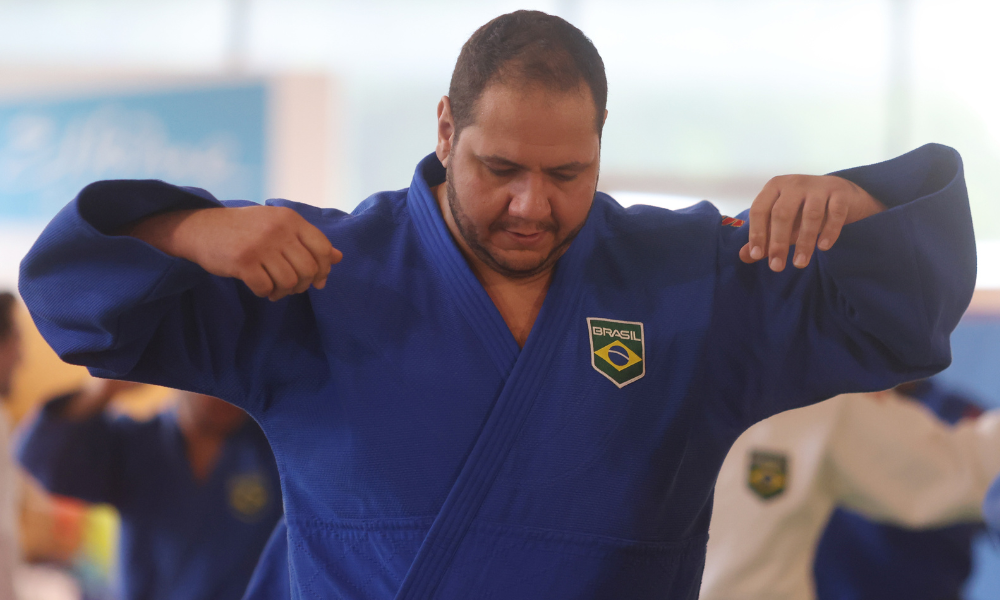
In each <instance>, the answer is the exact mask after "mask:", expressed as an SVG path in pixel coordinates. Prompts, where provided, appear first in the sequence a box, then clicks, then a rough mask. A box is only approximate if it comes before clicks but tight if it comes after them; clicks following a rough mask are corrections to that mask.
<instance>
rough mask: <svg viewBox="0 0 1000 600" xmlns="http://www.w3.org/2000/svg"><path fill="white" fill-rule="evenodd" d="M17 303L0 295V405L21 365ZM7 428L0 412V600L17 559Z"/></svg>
mask: <svg viewBox="0 0 1000 600" xmlns="http://www.w3.org/2000/svg"><path fill="white" fill-rule="evenodd" d="M16 307H17V301H16V300H15V299H14V296H13V294H10V293H9V292H0V401H3V400H5V399H6V398H7V396H8V395H9V394H10V388H11V385H12V383H13V379H14V368H15V367H16V366H17V365H18V363H20V361H21V335H20V332H19V331H18V329H17V323H16V321H15V319H14V317H15V315H14V310H15V308H16ZM9 434H10V425H9V424H8V422H7V411H6V410H5V409H0V600H13V598H14V569H15V567H16V565H17V563H18V561H19V559H20V554H21V552H20V546H19V536H18V500H19V495H18V485H17V477H18V474H17V470H16V467H15V466H14V462H13V461H12V460H11V458H10V442H9V441H8V438H9Z"/></svg>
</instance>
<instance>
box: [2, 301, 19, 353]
mask: <svg viewBox="0 0 1000 600" xmlns="http://www.w3.org/2000/svg"><path fill="white" fill-rule="evenodd" d="M16 302H17V301H16V300H15V299H14V295H13V294H11V293H10V292H0V342H2V341H3V340H5V339H7V336H8V335H10V332H11V331H13V330H14V304H16Z"/></svg>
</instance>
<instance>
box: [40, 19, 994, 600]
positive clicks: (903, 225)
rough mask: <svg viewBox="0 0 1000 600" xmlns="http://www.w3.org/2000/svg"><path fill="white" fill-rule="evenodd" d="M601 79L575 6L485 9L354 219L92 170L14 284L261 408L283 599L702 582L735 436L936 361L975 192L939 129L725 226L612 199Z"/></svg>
mask: <svg viewBox="0 0 1000 600" xmlns="http://www.w3.org/2000/svg"><path fill="white" fill-rule="evenodd" d="M606 98H607V83H606V79H605V76H604V67H603V63H602V61H601V58H600V55H599V54H598V53H597V50H596V49H595V48H594V47H593V45H592V44H591V43H590V41H589V40H588V39H587V38H586V37H585V36H583V34H582V33H581V32H580V31H579V30H577V29H575V28H574V27H572V26H571V25H569V24H568V23H566V22H565V21H562V20H561V19H558V18H556V17H550V16H548V15H544V14H542V13H537V12H528V11H519V12H517V13H512V14H510V15H504V16H502V17H498V18H497V19H494V20H493V21H491V22H490V23H488V24H487V25H485V26H483V27H482V28H481V29H480V30H479V31H477V32H476V33H475V34H474V35H473V36H472V38H470V40H469V41H468V42H467V43H466V44H465V46H464V47H463V49H462V52H461V55H460V57H459V59H458V62H457V65H456V67H455V72H454V75H453V77H452V82H451V87H450V90H449V95H448V96H446V97H444V98H442V100H441V102H440V104H439V105H438V141H437V147H436V151H435V153H434V154H431V155H430V156H428V157H426V158H425V159H424V160H422V161H421V162H420V164H419V165H417V169H416V173H415V174H414V178H413V183H412V184H411V186H410V187H409V188H408V189H406V190H402V191H399V192H386V193H380V194H376V195H374V196H372V197H371V198H369V199H368V200H366V201H365V202H363V203H362V204H361V205H360V206H359V207H358V208H357V209H356V210H355V211H354V212H353V213H352V214H350V215H347V214H344V213H341V212H339V211H336V210H322V209H318V208H314V207H310V206H305V205H301V204H296V203H294V202H288V201H284V200H279V201H271V202H269V203H268V205H267V206H256V205H253V204H251V203H248V202H229V203H220V202H219V201H217V200H216V199H215V198H214V197H212V196H211V195H210V194H209V193H207V192H205V191H203V190H198V189H193V188H182V187H175V186H172V185H168V184H165V183H162V182H156V181H109V182H99V183H95V184H93V185H91V186H88V187H87V188H86V189H84V190H83V191H82V192H81V193H80V195H79V196H78V197H77V198H76V199H75V200H74V201H73V202H72V203H70V204H69V205H68V206H67V207H66V208H65V209H64V210H63V211H62V212H61V213H60V214H59V215H58V216H57V217H56V219H55V220H54V221H53V222H52V223H51V224H50V225H49V226H48V228H47V230H46V231H45V233H43V235H42V236H41V238H40V239H39V241H38V242H37V244H36V245H35V247H34V248H33V249H32V250H31V252H30V253H29V255H28V256H27V257H26V259H25V261H24V263H23V265H22V275H21V291H22V295H23V296H24V298H25V300H26V303H27V305H28V307H29V308H30V310H31V312H32V315H33V316H34V318H35V320H36V322H37V323H38V326H39V328H40V330H41V331H42V333H43V334H44V335H45V336H46V338H47V339H48V340H49V342H50V343H51V344H52V345H53V347H54V348H55V349H56V350H57V351H58V352H59V354H60V356H62V357H63V359H65V360H67V361H69V362H74V363H80V364H86V365H88V366H89V367H90V368H91V370H92V372H94V373H95V374H98V375H102V376H106V377H111V376H113V377H119V378H126V379H134V380H141V381H147V382H150V383H158V384H166V385H171V386H175V387H182V388H185V389H191V390H195V391H199V392H201V393H210V394H213V395H216V396H219V397H221V398H224V399H226V400H228V401H230V402H233V403H235V404H238V405H239V406H241V407H243V408H245V409H246V410H247V411H248V412H250V414H252V415H253V416H254V418H255V419H256V420H257V421H258V422H259V423H260V424H261V426H262V427H263V429H264V431H265V433H266V434H267V436H268V439H269V440H270V442H271V445H272V448H273V449H274V453H275V456H276V458H277V461H278V466H279V470H281V472H282V484H283V487H282V489H283V492H284V500H285V517H286V524H287V528H288V538H287V541H288V547H289V550H288V560H289V575H290V580H291V594H292V597H293V598H313V597H327V598H330V597H350V598H398V599H414V598H432V597H433V598H525V599H529V598H654V597H655V598H694V597H696V596H697V593H698V583H699V579H700V576H701V571H702V567H703V564H704V557H705V544H706V538H707V530H708V524H709V519H710V516H711V510H712V507H711V500H712V489H713V485H714V482H715V478H716V475H717V473H718V470H719V467H720V465H721V464H722V461H723V459H724V458H725V456H726V451H727V450H728V449H729V447H730V445H731V444H732V442H733V441H734V440H735V439H736V437H737V436H738V435H739V434H740V433H741V432H742V431H743V430H744V429H746V428H747V427H748V426H749V425H750V424H752V423H754V422H756V421H758V420H760V419H762V418H765V417H767V416H768V415H772V414H775V413H777V412H780V411H783V410H786V409H789V408H793V407H796V406H801V405H804V404H808V403H811V402H816V401H819V400H821V399H823V398H827V397H830V396H833V395H836V394H840V393H843V392H848V391H862V390H877V389H885V388H889V387H892V386H894V385H896V384H898V383H900V382H902V381H905V380H910V379H915V378H918V377H925V376H927V375H930V374H931V373H933V372H936V371H938V370H940V369H942V368H943V367H944V366H945V365H947V364H948V362H949V360H950V349H949V334H950V332H951V330H952V329H953V328H954V326H955V324H956V323H957V322H958V319H959V317H960V316H961V314H962V312H963V311H964V310H965V308H966V306H967V305H968V302H969V300H970V298H971V294H972V288H973V285H974V280H975V241H974V239H973V233H972V224H971V218H970V215H969V207H968V199H967V195H966V191H965V185H964V180H963V175H962V165H961V161H960V159H959V157H958V154H957V153H956V152H955V151H954V150H952V149H950V148H946V147H943V146H937V145H929V146H925V147H923V148H920V149H918V150H915V151H914V152H911V153H909V154H907V155H904V156H902V157H900V158H898V159H895V160H892V161H888V162H885V163H881V164H878V165H873V166H869V167H861V168H856V169H850V170H847V171H841V172H839V173H837V174H835V175H833V176H821V177H810V176H787V177H779V178H775V179H773V180H772V181H771V182H769V183H768V184H767V185H766V186H765V187H764V189H763V190H762V191H761V193H760V194H759V195H758V197H757V198H756V199H755V201H754V203H753V206H752V208H751V209H750V212H749V215H748V216H746V217H745V218H741V219H733V218H724V217H723V216H722V215H720V214H719V213H718V212H717V211H716V209H715V208H714V207H712V206H711V205H709V204H708V203H702V204H699V205H697V206H695V207H693V208H691V209H688V210H684V211H677V212H672V211H667V210H660V209H655V208H651V207H633V208H629V209H624V208H622V207H621V206H619V205H618V204H617V203H615V201H614V200H613V199H612V198H610V197H608V196H607V195H605V194H601V193H595V190H596V185H597V177H598V169H599V162H600V160H599V159H600V139H601V131H602V129H603V126H604V121H605V118H606V116H607V113H606V111H605V104H606ZM745 220H748V222H745ZM334 246H335V247H336V248H334ZM792 246H794V251H793V252H791V253H790V252H789V249H790V247H792ZM816 248H818V249H819V250H821V252H818V253H814V250H815V249H816ZM341 258H342V259H343V260H341ZM786 262H791V263H792V265H787V264H786ZM335 263H336V265H335V266H333V267H331V265H334V264H335Z"/></svg>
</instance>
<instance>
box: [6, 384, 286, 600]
mask: <svg viewBox="0 0 1000 600" xmlns="http://www.w3.org/2000/svg"><path fill="white" fill-rule="evenodd" d="M128 385H129V384H124V383H122V382H118V381H112V380H101V379H97V380H94V381H92V382H91V383H90V384H89V385H88V386H87V387H85V388H84V389H83V390H81V391H79V392H76V393H73V394H69V395H66V396H62V397H60V398H56V399H54V400H52V401H50V402H48V403H47V404H46V405H45V406H44V407H43V408H42V409H41V411H40V412H39V414H38V416H37V417H36V418H35V419H34V421H33V422H32V423H30V424H29V425H28V427H27V430H26V431H25V432H24V434H23V435H22V438H21V442H20V448H19V452H18V453H19V457H20V459H21V462H22V463H23V464H24V466H25V467H26V468H27V469H28V471H29V472H31V474H32V475H34V476H35V477H36V478H37V479H38V480H39V481H40V482H41V483H42V485H44V486H45V487H46V488H47V489H48V490H49V491H50V492H53V493H56V494H61V495H64V496H72V497H76V498H80V499H82V500H86V501H87V502H103V503H109V504H113V505H114V506H115V507H116V508H117V509H118V511H119V512H120V513H121V520H122V534H121V546H120V564H121V569H120V571H121V577H122V579H121V582H120V587H121V593H120V596H121V598H123V600H133V599H134V600H139V599H143V600H155V599H163V600H169V599H173V598H185V599H190V600H197V599H200V598H203V599H205V600H209V599H211V600H225V599H231V600H238V599H239V598H241V597H242V595H243V592H244V590H245V589H246V586H247V582H248V581H249V580H250V576H251V574H252V573H253V569H254V566H255V565H256V563H257V559H258V557H259V556H260V553H261V550H262V549H263V548H264V544H265V543H266V542H267V539H268V536H269V535H270V533H271V530H272V529H273V528H274V526H275V523H276V522H277V520H278V519H279V518H280V516H281V499H280V494H281V490H280V487H279V484H278V473H277V469H276V467H275V465H274V458H273V456H272V455H271V450H270V448H269V447H268V444H267V440H266V439H265V438H264V436H263V434H262V432H261V431H260V429H259V428H258V427H257V426H256V425H255V424H254V423H253V422H251V421H250V420H249V419H248V418H247V416H246V413H244V412H243V411H242V410H240V409H239V408H236V407H235V406H232V405H231V404H228V403H226V402H223V401H222V400H219V399H218V398H212V397H211V396H204V395H199V394H192V393H189V392H182V393H180V397H179V399H178V403H177V408H176V410H170V411H167V412H164V413H162V414H160V415H158V416H157V417H155V418H153V419H152V420H150V421H145V422H137V421H134V420H132V419H130V418H127V417H113V416H111V415H109V414H108V413H107V411H106V410H105V407H106V406H107V405H108V403H109V402H110V401H111V400H112V399H113V398H114V397H115V396H116V395H117V394H118V393H119V392H120V391H122V390H123V389H125V387H126V386H128Z"/></svg>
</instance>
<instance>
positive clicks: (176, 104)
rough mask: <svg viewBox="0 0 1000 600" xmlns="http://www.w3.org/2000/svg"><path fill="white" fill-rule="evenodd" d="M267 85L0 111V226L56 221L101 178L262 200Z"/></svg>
mask: <svg viewBox="0 0 1000 600" xmlns="http://www.w3.org/2000/svg"><path fill="white" fill-rule="evenodd" d="M266 121H267V106H266V88H265V85H264V84H263V83H250V84H240V85H226V86H213V87H199V88H195V89H189V88H185V89H183V90H174V91H167V92H155V93H152V92H151V93H143V94H130V95H125V94H122V95H108V96H100V97H93V96H91V97H87V98H72V99H67V98H62V99H59V100H45V101H38V102H30V101H18V102H16V103H3V102H0V219H31V220H39V219H49V218H51V217H52V216H53V215H54V214H55V213H56V212H57V211H58V210H59V209H60V208H62V207H63V206H64V205H65V204H66V203H67V202H69V201H70V200H72V199H73V197H74V196H76V194H77V192H79V191H80V189H81V188H82V187H83V186H85V185H87V184H88V183H91V182H93V181H97V180H100V179H163V180H165V181H169V182H170V183H175V184H178V185H190V186H196V187H201V188H205V189H207V190H209V191H210V192H212V193H213V194H214V195H215V196H216V197H218V198H223V199H231V198H241V199H247V200H254V201H258V202H259V201H261V200H262V199H263V196H264V193H265V192H264V190H265V170H266V169H265V148H266V139H265V136H266V126H267V123H266Z"/></svg>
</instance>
